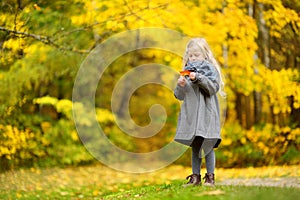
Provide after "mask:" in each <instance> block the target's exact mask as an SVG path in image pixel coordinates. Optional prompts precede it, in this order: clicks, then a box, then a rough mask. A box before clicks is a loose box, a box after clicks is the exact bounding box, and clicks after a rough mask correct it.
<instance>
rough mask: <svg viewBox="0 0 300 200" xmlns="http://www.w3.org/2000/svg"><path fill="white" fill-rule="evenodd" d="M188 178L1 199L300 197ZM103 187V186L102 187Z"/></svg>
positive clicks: (12, 194)
mask: <svg viewBox="0 0 300 200" xmlns="http://www.w3.org/2000/svg"><path fill="white" fill-rule="evenodd" d="M183 183H184V182H182V181H172V182H171V183H170V184H162V185H150V186H142V187H136V188H132V189H128V190H126V185H119V186H118V187H119V188H121V190H122V191H119V192H112V191H106V192H102V193H101V194H99V193H97V191H98V190H97V188H96V186H88V187H81V188H65V189H63V190H60V191H59V192H57V191H56V192H55V191H47V190H35V191H31V192H22V191H10V193H9V194H7V193H6V194H5V195H3V194H2V195H1V193H0V199H101V200H102V199H105V200H118V199H120V200H121V199H122V200H123V199H139V200H143V199H147V200H159V199H163V200H168V199H170V200H171V199H172V200H176V199H178V200H185V199H186V200H191V199H206V200H213V199H222V200H227V199H228V200H232V199H242V200H248V199H249V200H250V199H251V200H252V199H255V200H256V199H257V200H264V199H266V200H273V199H276V200H280V199H283V200H289V199H292V200H295V199H299V197H300V189H299V188H281V187H262V186H260V187H257V186H225V185H224V186H222V185H220V186H218V185H217V186H216V187H214V188H212V187H205V186H193V187H182V185H183ZM98 189H99V188H98Z"/></svg>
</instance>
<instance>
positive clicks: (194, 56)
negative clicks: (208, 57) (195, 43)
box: [188, 48, 205, 62]
mask: <svg viewBox="0 0 300 200" xmlns="http://www.w3.org/2000/svg"><path fill="white" fill-rule="evenodd" d="M204 59H205V58H204V56H203V54H202V52H201V51H200V50H197V49H195V48H189V49H188V60H189V61H190V62H200V61H202V60H204Z"/></svg>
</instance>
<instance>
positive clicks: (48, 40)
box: [0, 26, 90, 54]
mask: <svg viewBox="0 0 300 200" xmlns="http://www.w3.org/2000/svg"><path fill="white" fill-rule="evenodd" d="M0 31H4V32H7V33H9V34H13V35H15V36H17V37H20V36H22V37H28V38H33V39H35V40H38V41H40V42H42V43H44V44H47V45H52V46H54V47H55V48H58V49H60V50H64V51H72V52H76V53H80V54H85V53H89V52H90V51H89V50H76V49H73V48H71V47H70V48H66V47H63V46H61V45H59V44H57V43H55V42H54V41H53V40H52V38H51V37H48V36H44V35H36V34H33V33H28V32H22V31H17V30H11V29H8V28H5V27H1V26H0Z"/></svg>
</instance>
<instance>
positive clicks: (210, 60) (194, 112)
mask: <svg viewBox="0 0 300 200" xmlns="http://www.w3.org/2000/svg"><path fill="white" fill-rule="evenodd" d="M183 68H184V70H190V72H189V73H188V75H186V76H180V77H179V79H178V82H177V86H176V88H175V90H174V95H175V97H176V98H177V99H179V100H183V104H182V105H181V111H180V114H179V118H178V125H177V131H176V136H175V141H177V142H179V143H182V144H184V145H188V146H191V147H192V174H191V175H189V176H188V177H187V178H186V179H189V181H188V183H187V184H186V185H185V186H189V185H199V184H201V175H200V169H201V163H202V154H201V152H202V150H203V151H204V154H205V161H206V170H207V173H206V174H205V177H204V179H205V182H204V185H208V186H214V184H215V177H214V170H215V152H214V148H217V147H218V145H219V144H220V142H221V136H220V111H219V110H220V109H219V101H218V97H217V92H218V91H219V93H220V94H221V96H224V95H225V93H224V92H223V87H224V83H223V80H222V76H221V71H220V67H219V65H218V63H217V62H216V60H215V58H214V57H213V54H212V51H211V50H210V48H209V46H208V44H207V42H206V40H205V39H203V38H193V39H191V40H190V41H189V42H188V44H187V47H186V52H185V55H184V57H183Z"/></svg>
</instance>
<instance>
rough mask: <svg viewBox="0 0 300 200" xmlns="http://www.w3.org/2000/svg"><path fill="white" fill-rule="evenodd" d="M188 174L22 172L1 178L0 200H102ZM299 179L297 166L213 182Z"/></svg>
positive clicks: (220, 176)
mask: <svg viewBox="0 0 300 200" xmlns="http://www.w3.org/2000/svg"><path fill="white" fill-rule="evenodd" d="M189 174H190V168H188V167H182V166H178V165H173V166H169V167H167V168H164V169H162V170H159V171H156V172H153V173H147V174H127V173H122V172H118V171H115V170H112V169H110V168H107V167H105V166H102V165H94V166H83V167H69V168H64V169H62V168H51V169H34V168H32V169H26V170H25V169H21V170H17V171H9V172H5V173H2V174H0V199H34V198H36V199H39V198H41V199H62V198H65V199H81V198H84V199H86V198H90V199H102V198H103V197H107V196H109V195H113V194H118V193H121V194H122V193H126V192H127V191H131V190H134V189H135V188H141V187H151V186H153V185H163V186H164V185H170V184H171V185H174V184H175V186H176V184H182V183H183V182H184V181H185V180H184V178H185V177H186V175H189ZM299 177H300V168H299V166H296V165H295V166H274V167H261V168H244V169H220V168H218V169H217V170H216V181H217V183H218V184H219V185H222V186H220V187H225V188H226V187H229V188H230V186H231V185H246V184H243V183H249V182H251V181H253V180H255V179H256V181H254V182H255V183H257V182H259V181H260V182H262V184H264V181H265V180H268V181H269V182H272V179H273V182H276V181H277V182H279V184H277V185H275V186H289V185H287V184H284V181H286V180H288V179H289V180H293V184H294V185H292V186H293V187H299ZM237 180H238V181H240V182H237ZM230 181H232V182H230ZM234 181H236V182H234ZM265 183H267V182H266V181H265ZM289 183H290V182H289ZM228 185H229V186H228ZM297 189H299V188H297ZM225 190H228V188H227V189H225ZM229 190H230V189H229ZM48 197H49V198H48Z"/></svg>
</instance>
